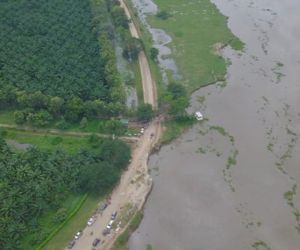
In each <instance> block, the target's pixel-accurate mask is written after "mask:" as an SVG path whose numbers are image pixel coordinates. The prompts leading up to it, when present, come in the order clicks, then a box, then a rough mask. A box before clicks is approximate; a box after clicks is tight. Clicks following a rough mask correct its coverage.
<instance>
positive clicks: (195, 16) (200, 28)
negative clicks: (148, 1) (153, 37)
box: [148, 0, 243, 92]
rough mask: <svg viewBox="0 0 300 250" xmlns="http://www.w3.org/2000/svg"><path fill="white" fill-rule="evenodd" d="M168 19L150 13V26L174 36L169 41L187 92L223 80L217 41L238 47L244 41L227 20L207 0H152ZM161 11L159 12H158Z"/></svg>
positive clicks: (223, 75)
mask: <svg viewBox="0 0 300 250" xmlns="http://www.w3.org/2000/svg"><path fill="white" fill-rule="evenodd" d="M154 2H155V3H156V4H157V5H158V7H159V10H160V11H166V12H167V13H168V16H167V18H160V16H158V15H156V16H149V17H148V20H149V22H150V24H151V26H152V27H154V28H161V29H163V30H165V31H166V32H167V34H168V35H170V36H171V37H172V39H173V41H172V42H171V43H170V47H171V49H172V57H174V58H175V60H176V63H177V65H178V67H179V73H180V74H182V76H183V80H182V81H181V83H182V84H184V85H185V86H186V88H187V90H188V91H189V92H192V91H194V90H196V89H198V88H199V87H202V86H205V85H207V84H208V83H210V82H215V81H216V80H218V79H224V77H225V74H226V66H227V65H226V61H225V59H224V58H223V57H222V56H220V55H218V54H217V53H216V51H214V50H215V47H216V44H222V45H227V44H228V45H230V46H232V47H233V48H234V49H238V50H241V49H242V48H243V43H242V42H241V41H240V40H239V39H238V38H237V37H235V36H234V35H233V34H232V32H231V31H230V30H229V28H228V27H227V19H226V17H225V16H223V15H222V14H221V13H220V11H219V10H218V9H217V8H216V6H215V5H214V4H213V3H211V1H209V0H202V1H198V0H190V1H188V2H187V1H185V0H176V1H174V0H154ZM160 13H161V12H160Z"/></svg>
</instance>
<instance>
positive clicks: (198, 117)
mask: <svg viewBox="0 0 300 250" xmlns="http://www.w3.org/2000/svg"><path fill="white" fill-rule="evenodd" d="M195 117H196V119H197V120H198V121H202V120H203V115H202V114H201V112H200V111H197V112H195Z"/></svg>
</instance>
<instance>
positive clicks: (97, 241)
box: [93, 238, 101, 247]
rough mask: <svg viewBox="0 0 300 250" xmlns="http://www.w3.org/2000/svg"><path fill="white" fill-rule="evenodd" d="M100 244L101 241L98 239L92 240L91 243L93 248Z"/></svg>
mask: <svg viewBox="0 0 300 250" xmlns="http://www.w3.org/2000/svg"><path fill="white" fill-rule="evenodd" d="M100 242H101V240H100V239H99V238H96V239H94V241H93V246H94V247H95V246H97V245H98V244H99V243H100Z"/></svg>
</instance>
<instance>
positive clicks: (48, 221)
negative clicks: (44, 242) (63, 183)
mask: <svg viewBox="0 0 300 250" xmlns="http://www.w3.org/2000/svg"><path fill="white" fill-rule="evenodd" d="M83 196H84V195H83V194H82V195H77V196H75V195H70V196H69V197H68V198H67V199H66V200H65V202H64V203H63V204H62V205H61V207H62V208H63V209H65V211H66V214H67V215H68V214H71V213H72V212H73V210H74V209H75V208H76V206H77V204H78V203H79V202H80V201H81V199H82V198H83ZM53 216H54V212H50V213H47V214H46V215H45V216H42V217H41V218H40V219H39V224H40V225H41V231H40V232H39V234H40V235H43V236H45V235H49V234H50V233H51V232H52V231H53V230H54V229H56V227H57V226H59V223H55V222H53ZM34 237H35V236H34V234H29V235H28V236H26V237H25V238H24V240H23V241H22V249H28V250H31V249H33V247H34V246H35V244H32V241H33V240H34Z"/></svg>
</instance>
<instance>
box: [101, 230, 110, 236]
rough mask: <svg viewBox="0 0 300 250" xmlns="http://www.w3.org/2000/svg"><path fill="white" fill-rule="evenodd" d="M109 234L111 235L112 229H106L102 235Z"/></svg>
mask: <svg viewBox="0 0 300 250" xmlns="http://www.w3.org/2000/svg"><path fill="white" fill-rule="evenodd" d="M107 234H110V229H109V228H105V229H104V230H103V231H102V235H103V236H105V235H107Z"/></svg>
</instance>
